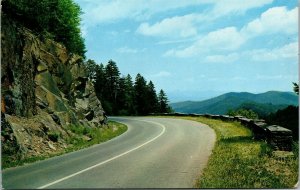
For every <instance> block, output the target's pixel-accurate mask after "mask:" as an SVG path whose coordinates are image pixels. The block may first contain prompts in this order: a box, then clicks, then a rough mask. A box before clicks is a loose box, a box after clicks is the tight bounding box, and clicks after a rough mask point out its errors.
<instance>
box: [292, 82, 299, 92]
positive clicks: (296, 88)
mask: <svg viewBox="0 0 300 190" xmlns="http://www.w3.org/2000/svg"><path fill="white" fill-rule="evenodd" d="M293 85H294V87H293V89H294V92H295V93H296V94H297V95H299V84H297V83H295V82H293Z"/></svg>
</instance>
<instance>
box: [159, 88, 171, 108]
mask: <svg viewBox="0 0 300 190" xmlns="http://www.w3.org/2000/svg"><path fill="white" fill-rule="evenodd" d="M168 102H169V101H168V98H167V95H166V94H165V92H164V91H163V90H162V89H161V90H160V91H159V94H158V104H159V110H158V111H159V113H169V112H171V108H170V107H169V105H168Z"/></svg>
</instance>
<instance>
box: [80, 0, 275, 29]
mask: <svg viewBox="0 0 300 190" xmlns="http://www.w3.org/2000/svg"><path fill="white" fill-rule="evenodd" d="M75 1H76V2H77V3H79V4H80V5H81V7H82V9H83V12H84V15H83V21H84V23H85V24H87V25H88V26H92V25H95V24H99V23H106V22H114V21H118V20H123V19H134V20H137V21H143V20H148V19H149V18H150V17H152V16H153V15H155V14H157V13H161V12H167V11H170V10H175V9H179V8H185V7H190V6H193V7H196V6H201V5H212V7H213V8H212V9H211V10H208V11H206V12H205V14H203V15H205V16H206V17H207V18H217V17H221V16H223V15H226V14H230V13H244V12H245V11H247V10H249V9H252V8H257V7H261V6H264V5H266V4H269V3H271V2H272V1H273V0H251V1H241V0H218V1H216V0H188V1H183V0H163V1H162V0H126V1H125V0H114V1H111V0H101V1H99V0H98V1H95V0H75Z"/></svg>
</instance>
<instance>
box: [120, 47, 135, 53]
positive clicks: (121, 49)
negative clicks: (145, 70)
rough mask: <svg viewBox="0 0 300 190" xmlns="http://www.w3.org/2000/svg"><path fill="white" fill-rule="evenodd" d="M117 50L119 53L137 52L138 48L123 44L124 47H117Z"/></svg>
mask: <svg viewBox="0 0 300 190" xmlns="http://www.w3.org/2000/svg"><path fill="white" fill-rule="evenodd" d="M117 52H119V53H138V52H139V50H138V49H133V48H129V47H127V46H125V47H121V48H118V49H117Z"/></svg>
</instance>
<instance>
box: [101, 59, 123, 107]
mask: <svg viewBox="0 0 300 190" xmlns="http://www.w3.org/2000/svg"><path fill="white" fill-rule="evenodd" d="M105 77H106V80H107V83H106V85H105V94H106V95H107V99H108V100H109V101H111V102H114V103H115V102H116V100H117V95H118V89H119V79H120V72H119V68H118V67H117V64H116V62H114V61H113V60H109V61H108V64H107V65H106V67H105Z"/></svg>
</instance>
